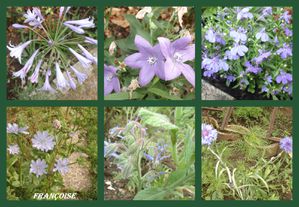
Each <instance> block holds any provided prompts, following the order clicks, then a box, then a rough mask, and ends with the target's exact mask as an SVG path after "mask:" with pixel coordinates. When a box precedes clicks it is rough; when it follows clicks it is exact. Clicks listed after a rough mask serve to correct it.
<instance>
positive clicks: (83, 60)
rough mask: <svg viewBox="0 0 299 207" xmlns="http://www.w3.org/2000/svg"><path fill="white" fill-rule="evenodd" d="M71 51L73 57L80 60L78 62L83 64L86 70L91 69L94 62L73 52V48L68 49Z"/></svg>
mask: <svg viewBox="0 0 299 207" xmlns="http://www.w3.org/2000/svg"><path fill="white" fill-rule="evenodd" d="M68 49H69V51H71V53H73V55H75V56H76V58H77V59H78V61H79V62H80V63H81V65H82V66H83V67H84V68H89V67H90V65H91V63H92V61H91V60H89V59H87V58H85V57H84V56H82V55H80V54H79V53H77V52H76V51H75V50H73V49H72V48H68Z"/></svg>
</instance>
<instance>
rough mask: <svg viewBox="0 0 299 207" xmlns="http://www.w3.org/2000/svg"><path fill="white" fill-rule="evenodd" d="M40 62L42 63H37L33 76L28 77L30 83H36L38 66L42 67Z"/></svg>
mask: <svg viewBox="0 0 299 207" xmlns="http://www.w3.org/2000/svg"><path fill="white" fill-rule="evenodd" d="M42 62H43V60H39V61H38V63H37V65H36V67H35V70H34V72H33V74H32V75H31V76H30V78H29V79H30V81H31V83H38V76H39V69H40V66H41V65H42Z"/></svg>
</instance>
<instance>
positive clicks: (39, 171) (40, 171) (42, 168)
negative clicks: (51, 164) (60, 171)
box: [30, 159, 48, 177]
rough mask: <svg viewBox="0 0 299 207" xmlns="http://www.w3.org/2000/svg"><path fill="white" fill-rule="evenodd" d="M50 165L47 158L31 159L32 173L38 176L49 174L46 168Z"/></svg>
mask: <svg viewBox="0 0 299 207" xmlns="http://www.w3.org/2000/svg"><path fill="white" fill-rule="evenodd" d="M47 167H48V165H47V164H46V161H45V160H41V159H37V160H36V161H34V160H31V164H30V173H32V174H35V175H36V177H39V176H42V175H44V174H47V171H46V168H47Z"/></svg>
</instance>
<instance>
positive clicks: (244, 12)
mask: <svg viewBox="0 0 299 207" xmlns="http://www.w3.org/2000/svg"><path fill="white" fill-rule="evenodd" d="M250 9H251V7H245V8H243V9H241V11H239V12H238V14H237V20H238V21H239V20H242V19H252V18H253V15H252V13H250V12H249V10H250Z"/></svg>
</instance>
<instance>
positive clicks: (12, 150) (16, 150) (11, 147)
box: [7, 144, 20, 155]
mask: <svg viewBox="0 0 299 207" xmlns="http://www.w3.org/2000/svg"><path fill="white" fill-rule="evenodd" d="M7 150H8V152H9V154H11V155H17V154H19V153H20V147H19V145H17V144H12V145H9V146H8V149H7Z"/></svg>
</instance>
